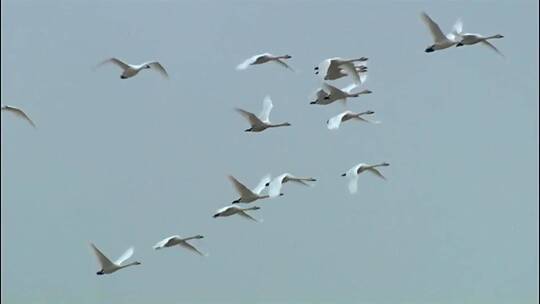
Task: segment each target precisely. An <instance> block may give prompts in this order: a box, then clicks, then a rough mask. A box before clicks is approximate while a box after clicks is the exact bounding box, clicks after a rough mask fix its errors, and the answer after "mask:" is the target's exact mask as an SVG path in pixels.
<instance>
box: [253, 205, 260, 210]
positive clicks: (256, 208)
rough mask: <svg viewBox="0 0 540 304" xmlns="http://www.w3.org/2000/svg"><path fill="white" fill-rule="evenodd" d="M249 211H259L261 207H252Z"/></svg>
mask: <svg viewBox="0 0 540 304" xmlns="http://www.w3.org/2000/svg"><path fill="white" fill-rule="evenodd" d="M251 209H252V210H259V209H261V207H259V206H253V207H251Z"/></svg>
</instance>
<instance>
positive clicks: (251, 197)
mask: <svg viewBox="0 0 540 304" xmlns="http://www.w3.org/2000/svg"><path fill="white" fill-rule="evenodd" d="M229 180H230V181H231V182H232V184H233V186H234V188H235V189H236V191H237V192H238V194H240V198H239V199H237V200H235V201H233V202H232V203H233V204H237V203H251V202H254V201H256V200H259V199H265V198H268V195H261V192H262V191H263V190H264V188H265V187H266V184H267V183H268V182H270V180H271V178H270V174H268V175H265V176H264V177H263V178H262V179H261V181H260V182H259V184H257V186H256V187H255V188H253V190H250V189H249V188H248V187H246V186H244V184H242V183H241V182H239V181H238V180H237V179H236V178H235V177H234V176H232V175H229Z"/></svg>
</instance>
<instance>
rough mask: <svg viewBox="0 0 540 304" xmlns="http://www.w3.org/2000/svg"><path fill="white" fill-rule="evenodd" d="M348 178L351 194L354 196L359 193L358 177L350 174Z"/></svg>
mask: <svg viewBox="0 0 540 304" xmlns="http://www.w3.org/2000/svg"><path fill="white" fill-rule="evenodd" d="M347 176H348V178H349V185H348V186H349V192H350V193H351V194H354V193H356V192H357V191H358V175H356V174H348V175H347Z"/></svg>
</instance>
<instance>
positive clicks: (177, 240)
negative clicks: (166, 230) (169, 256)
mask: <svg viewBox="0 0 540 304" xmlns="http://www.w3.org/2000/svg"><path fill="white" fill-rule="evenodd" d="M202 238H204V236H202V235H196V236H192V237H188V238H182V237H180V236H178V235H173V236H170V237H168V238H165V239H163V240H161V241H159V242H158V243H157V244H156V245H154V247H153V248H154V249H155V250H159V249H162V248H165V247H172V246H181V247H184V248H186V249H189V250H191V251H194V252H196V253H198V254H200V255H202V256H207V254H204V253H202V252H200V251H199V250H198V249H197V248H195V247H194V246H193V245H191V244H190V243H188V242H187V241H189V240H193V239H202Z"/></svg>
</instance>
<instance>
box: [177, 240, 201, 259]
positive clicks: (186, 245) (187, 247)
mask: <svg viewBox="0 0 540 304" xmlns="http://www.w3.org/2000/svg"><path fill="white" fill-rule="evenodd" d="M180 246H182V247H184V248H186V249H189V250H191V251H194V252H196V253H198V254H200V255H202V256H206V255H205V254H204V253H202V252H200V251H199V250H197V248H195V247H194V246H193V245H191V244H190V243H188V242H182V243H180Z"/></svg>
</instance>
